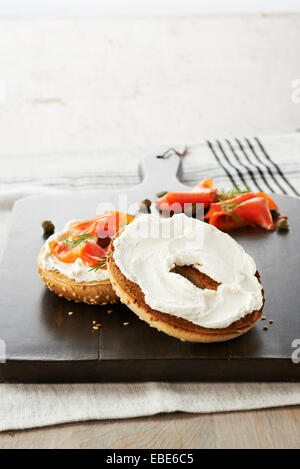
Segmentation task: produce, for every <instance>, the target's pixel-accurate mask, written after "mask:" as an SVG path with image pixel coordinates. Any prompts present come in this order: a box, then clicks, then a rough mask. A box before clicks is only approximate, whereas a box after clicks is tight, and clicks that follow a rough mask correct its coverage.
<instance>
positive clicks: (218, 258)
mask: <svg viewBox="0 0 300 469" xmlns="http://www.w3.org/2000/svg"><path fill="white" fill-rule="evenodd" d="M114 260H115V262H116V264H117V266H118V267H119V269H120V270H121V272H122V273H123V275H124V276H125V277H126V278H128V279H129V280H131V281H132V282H134V283H136V284H138V285H139V286H140V288H141V290H142V291H143V293H144V294H145V301H146V303H147V304H148V305H149V306H150V307H151V308H152V309H154V310H158V311H161V312H163V313H168V314H173V315H174V316H177V317H181V318H184V319H186V320H188V321H190V322H192V323H194V324H197V325H199V326H202V327H206V328H213V329H220V328H225V327H228V326H229V325H230V324H232V323H233V322H235V321H237V320H238V319H241V318H243V317H244V316H246V315H247V314H249V313H252V312H253V311H255V310H259V309H260V308H261V307H262V304H263V296H262V287H261V284H260V283H259V281H258V280H257V278H256V276H255V273H256V270H257V269H256V265H255V263H254V260H253V259H252V257H250V256H249V255H248V254H247V253H246V252H245V250H244V249H243V248H242V247H241V246H240V245H239V244H238V243H237V242H236V241H234V239H233V238H231V236H229V235H228V234H225V233H223V232H221V231H219V230H218V229H217V228H215V227H214V226H212V225H209V224H207V223H204V222H201V221H199V220H196V219H192V218H188V217H186V216H185V215H184V214H178V215H174V216H173V217H172V218H165V219H164V218H161V217H159V216H157V215H142V216H140V217H138V218H136V219H135V220H134V221H133V222H132V223H130V224H129V225H128V226H126V228H125V230H124V231H123V232H122V233H121V235H120V236H119V237H118V238H116V239H115V240H114ZM175 265H192V266H194V267H195V268H196V269H198V270H199V271H200V272H203V273H204V274H206V275H208V276H209V277H211V278H212V279H214V280H215V281H217V282H219V283H221V285H220V286H219V287H218V289H217V290H216V291H214V290H209V289H204V290H202V289H200V288H198V287H196V286H195V285H194V284H192V283H191V282H190V281H189V280H187V279H185V278H184V277H182V276H181V275H179V274H176V273H173V272H170V271H171V269H173V268H174V267H175Z"/></svg>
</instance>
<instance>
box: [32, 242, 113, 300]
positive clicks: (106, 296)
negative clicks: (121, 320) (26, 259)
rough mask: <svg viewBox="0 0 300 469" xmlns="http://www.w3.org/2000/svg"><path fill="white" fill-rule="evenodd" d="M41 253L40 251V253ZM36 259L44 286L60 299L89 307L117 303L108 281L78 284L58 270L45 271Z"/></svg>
mask: <svg viewBox="0 0 300 469" xmlns="http://www.w3.org/2000/svg"><path fill="white" fill-rule="evenodd" d="M41 252H42V251H41ZM40 256H41V253H40V255H39V258H38V272H39V274H40V276H41V279H42V280H43V282H44V284H45V285H46V286H47V287H48V288H49V290H51V291H52V292H54V293H56V294H57V295H58V296H60V297H64V298H66V299H67V300H69V301H75V302H76V303H87V304H90V305H106V304H111V303H117V302H119V297H118V296H117V295H116V293H115V291H114V290H113V288H112V286H111V283H110V280H109V279H107V280H101V281H92V282H78V281H76V280H73V279H70V278H69V277H67V276H66V275H64V274H62V273H60V272H59V271H58V270H45V269H43V268H42V266H41V262H40Z"/></svg>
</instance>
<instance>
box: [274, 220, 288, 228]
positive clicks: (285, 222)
mask: <svg viewBox="0 0 300 469" xmlns="http://www.w3.org/2000/svg"><path fill="white" fill-rule="evenodd" d="M276 225H277V228H278V229H279V230H288V229H289V227H290V224H289V222H288V220H287V218H279V220H278V222H277V224H276Z"/></svg>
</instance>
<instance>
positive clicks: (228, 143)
mask: <svg viewBox="0 0 300 469" xmlns="http://www.w3.org/2000/svg"><path fill="white" fill-rule="evenodd" d="M226 142H227V145H228V146H229V149H230V150H231V152H232V154H233V156H234V157H235V159H236V160H237V162H238V163H239V164H240V165H241V166H243V168H245V169H246V170H247V172H248V174H249V176H250V177H251V179H252V181H253V184H254V185H255V186H256V187H257V189H258V190H259V191H260V192H263V190H262V188H261V187H260V185H259V184H258V182H257V180H256V179H255V175H254V173H253V171H252V170H251V169H250V168H249V166H248V165H246V164H244V163H243V162H242V161H241V159H240V158H239V156H238V154H237V152H236V151H235V149H234V148H233V146H232V144H231V142H230V141H229V140H227V139H226Z"/></svg>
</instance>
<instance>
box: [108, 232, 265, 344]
mask: <svg viewBox="0 0 300 469" xmlns="http://www.w3.org/2000/svg"><path fill="white" fill-rule="evenodd" d="M113 252H114V246H113V241H112V242H111V243H110V247H109V250H108V273H109V276H110V280H111V283H112V287H113V288H114V290H115V292H116V294H117V295H118V296H119V297H120V300H121V302H122V303H125V304H126V305H127V306H128V307H129V308H130V309H131V310H132V311H133V312H134V313H135V314H137V316H138V317H139V318H140V319H142V320H143V321H145V322H147V323H148V324H149V325H150V326H151V327H154V328H156V329H157V330H158V331H162V332H165V333H166V334H168V335H170V336H172V337H176V338H178V339H180V340H182V341H189V342H201V343H209V342H225V341H227V340H231V339H235V338H236V337H238V336H240V335H242V334H245V332H247V331H249V330H250V329H251V328H252V327H253V326H254V324H255V323H256V321H257V320H258V319H259V318H260V317H261V315H262V310H263V306H264V301H265V299H264V298H263V306H262V308H261V309H260V310H259V311H253V312H252V313H249V314H247V315H246V316H245V317H244V318H242V319H239V320H238V321H235V322H234V323H232V324H230V326H228V327H226V328H224V329H208V328H205V327H201V326H198V325H196V324H193V323H191V322H189V321H187V320H186V319H183V318H179V317H176V316H174V315H171V314H166V313H162V312H160V311H156V310H153V309H152V308H150V306H149V305H147V304H146V302H145V295H144V293H143V292H142V290H141V288H140V287H139V285H137V284H136V283H134V282H131V281H130V280H128V279H127V278H126V277H125V276H124V275H123V274H122V272H121V271H120V269H119V268H118V266H117V265H116V263H115V261H114V258H113ZM190 276H191V275H190ZM256 276H257V278H258V280H259V281H260V276H259V273H258V272H257V273H256ZM199 277H200V279H201V283H202V284H204V285H205V284H207V285H206V288H213V289H216V288H217V285H213V284H212V282H214V281H212V279H210V278H209V277H207V276H205V275H204V274H201V272H199ZM215 283H216V282H215ZM203 288H204V286H203ZM262 293H263V292H262Z"/></svg>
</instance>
